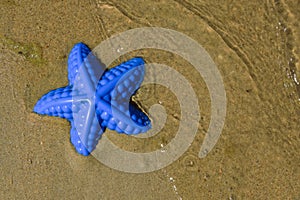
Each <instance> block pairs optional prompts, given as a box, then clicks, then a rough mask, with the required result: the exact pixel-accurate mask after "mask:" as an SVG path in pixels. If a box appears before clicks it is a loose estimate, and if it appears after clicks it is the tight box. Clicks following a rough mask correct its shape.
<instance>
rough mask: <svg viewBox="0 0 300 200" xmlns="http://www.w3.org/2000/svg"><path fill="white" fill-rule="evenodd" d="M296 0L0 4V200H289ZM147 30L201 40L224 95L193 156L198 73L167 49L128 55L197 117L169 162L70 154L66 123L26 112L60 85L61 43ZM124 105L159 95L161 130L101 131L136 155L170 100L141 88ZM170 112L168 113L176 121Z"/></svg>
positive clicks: (204, 96) (164, 140) (170, 128)
mask: <svg viewBox="0 0 300 200" xmlns="http://www.w3.org/2000/svg"><path fill="white" fill-rule="evenodd" d="M299 22H300V3H299V1H293V0H276V1H275V0H274V1H273V0H271V1H259V0H254V1H248V0H247V1H245V0H240V1H231V0H225V1H222V3H221V1H218V0H204V1H196V0H175V1H170V0H161V1H157V0H155V1H153V0H145V1H141V2H137V1H134V0H129V1H126V3H125V1H117V0H103V1H99V0H87V1H79V0H77V1H72V0H66V1H57V0H54V1H44V0H39V1H27V0H23V1H17V0H15V1H9V0H1V1H0V63H1V64H0V91H1V97H0V136H1V139H0V145H1V146H2V149H1V152H0V188H1V189H0V199H293V200H296V199H300V181H299V180H300V120H299V116H300V104H299V103H300V101H299V100H300V89H299V88H300V85H299V84H298V85H297V81H299V80H300V76H299V75H300V64H299V55H300V49H299V47H300V38H299V37H300V24H299ZM149 26H157V27H164V28H169V29H173V30H176V31H179V32H181V33H184V34H186V35H188V36H189V37H191V38H193V39H194V40H196V41H197V42H198V43H199V44H201V45H202V46H203V47H204V48H205V49H206V50H207V52H208V53H209V54H210V56H211V57H212V59H213V61H214V62H215V63H216V65H217V67H218V69H219V71H220V73H221V75H222V78H223V82H224V86H225V90H226V95H227V115H226V121H225V125H224V129H223V132H222V135H221V137H220V139H219V141H218V143H217V145H216V146H215V147H214V149H213V150H212V152H210V153H209V154H208V156H207V157H205V158H204V159H200V158H198V152H199V148H200V146H201V143H202V141H203V139H204V135H205V133H206V130H207V129H208V126H209V121H210V114H211V113H210V112H211V111H210V105H211V101H210V99H209V92H208V89H207V87H206V85H205V82H204V80H203V78H202V77H201V75H199V74H198V73H197V72H196V71H195V69H194V68H193V66H192V65H190V64H189V63H188V62H186V61H185V60H183V59H182V58H180V57H179V56H178V55H174V54H171V53H169V52H164V51H158V50H149V49H146V50H139V51H135V52H132V53H130V54H128V55H125V56H124V57H122V58H120V60H119V61H116V63H118V62H120V61H121V60H126V59H128V58H130V57H133V56H142V57H144V58H145V60H146V62H148V63H151V62H156V63H163V64H166V65H168V66H171V67H172V68H174V69H176V70H177V71H178V72H180V73H181V74H182V75H184V76H185V78H186V79H188V80H189V81H190V83H191V85H192V86H193V89H194V90H195V93H196V95H197V97H198V101H199V107H200V112H201V120H200V121H199V125H198V127H199V128H198V131H197V135H196V138H195V140H194V142H193V143H192V144H191V146H190V148H189V149H188V151H186V152H185V153H184V154H183V155H182V156H181V157H180V158H179V159H178V160H176V161H175V162H173V163H172V164H171V165H169V166H167V167H165V168H163V169H160V170H158V171H154V172H151V173H144V174H132V173H125V172H121V171H117V170H114V169H111V168H109V167H107V166H105V165H104V164H102V163H101V162H99V161H98V160H97V159H95V158H94V157H93V156H89V157H83V156H80V155H78V154H77V153H76V152H75V150H74V149H73V147H72V145H71V143H70V142H69V130H70V125H69V123H68V122H67V121H66V120H63V119H60V118H55V117H48V116H40V115H37V114H35V113H33V112H32V109H33V106H34V105H35V102H36V101H37V100H38V99H39V98H40V97H41V96H42V95H43V94H44V93H46V92H48V91H49V90H52V89H55V88H58V87H62V86H65V85H67V83H68V80H67V65H66V64H67V57H68V53H69V51H70V50H71V48H72V46H73V45H74V44H75V43H77V42H84V43H86V44H87V45H89V46H90V47H91V48H94V47H96V46H97V45H98V44H99V43H100V42H101V41H103V40H105V39H108V38H109V37H110V36H112V35H114V34H116V33H121V32H123V31H126V30H129V29H133V28H138V27H149ZM136 101H137V102H138V103H140V104H141V105H143V107H144V108H145V109H146V110H147V109H149V108H150V106H151V105H152V104H154V103H158V102H161V103H162V105H163V106H164V107H165V109H166V111H167V113H168V118H167V122H166V124H165V127H164V128H163V129H162V130H161V132H160V133H159V134H157V135H155V136H154V137H152V138H149V139H140V138H139V139H138V138H132V137H127V136H124V135H118V134H116V133H115V132H112V131H107V132H106V133H105V134H107V135H109V136H108V137H109V138H110V139H111V140H112V141H113V142H114V143H115V144H116V145H118V146H119V147H120V148H123V149H125V150H128V151H135V152H148V151H153V150H155V149H159V148H161V145H166V144H168V142H170V141H171V140H172V138H174V137H175V134H174V133H176V130H177V129H178V125H179V123H180V120H179V119H180V107H179V104H178V102H177V100H176V97H175V96H174V95H173V94H172V93H171V92H170V91H168V89H167V88H164V87H159V86H149V87H143V88H141V90H140V91H139V93H138V95H137V97H136ZM178 116H179V117H178Z"/></svg>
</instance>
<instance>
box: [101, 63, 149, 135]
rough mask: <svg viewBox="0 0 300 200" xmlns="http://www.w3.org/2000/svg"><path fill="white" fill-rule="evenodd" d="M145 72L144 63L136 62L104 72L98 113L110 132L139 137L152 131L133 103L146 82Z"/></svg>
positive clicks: (142, 114) (146, 119)
mask: <svg viewBox="0 0 300 200" xmlns="http://www.w3.org/2000/svg"><path fill="white" fill-rule="evenodd" d="M144 70H145V68H144V61H143V59H142V58H133V59H131V60H129V61H127V62H124V63H122V64H121V65H119V66H117V67H114V68H112V69H110V70H109V71H107V72H105V74H104V75H103V76H102V79H101V80H100V81H99V85H100V86H99V85H98V88H97V94H96V99H97V100H96V112H97V115H98V118H101V119H103V121H104V122H103V124H104V125H105V126H107V127H108V128H109V129H111V130H115V131H117V132H119V133H125V134H138V133H142V132H146V131H148V130H149V129H150V128H151V122H150V119H149V118H148V117H147V115H146V114H145V113H143V111H141V110H140V109H139V108H138V106H137V105H136V104H134V103H133V102H131V101H130V98H131V96H132V95H133V94H134V93H135V92H136V90H137V89H138V88H139V87H140V84H141V83H142V81H143V78H144ZM105 94H106V95H105Z"/></svg>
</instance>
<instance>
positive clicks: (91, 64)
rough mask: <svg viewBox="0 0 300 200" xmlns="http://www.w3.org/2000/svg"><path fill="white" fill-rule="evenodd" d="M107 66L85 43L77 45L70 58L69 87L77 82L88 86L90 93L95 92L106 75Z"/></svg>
mask: <svg viewBox="0 0 300 200" xmlns="http://www.w3.org/2000/svg"><path fill="white" fill-rule="evenodd" d="M104 70H105V66H104V65H103V64H102V63H101V62H100V61H99V60H98V59H97V57H96V56H95V55H94V53H93V52H92V51H91V50H90V49H89V47H88V46H87V45H85V44H84V43H77V44H76V45H74V47H73V48H72V50H71V52H70V54H69V57H68V79H69V85H75V84H76V82H80V83H82V82H83V83H84V84H86V85H87V87H88V88H86V89H89V92H90V93H94V92H95V90H96V89H95V88H96V86H97V83H98V80H99V79H100V78H101V76H102V74H103V73H104Z"/></svg>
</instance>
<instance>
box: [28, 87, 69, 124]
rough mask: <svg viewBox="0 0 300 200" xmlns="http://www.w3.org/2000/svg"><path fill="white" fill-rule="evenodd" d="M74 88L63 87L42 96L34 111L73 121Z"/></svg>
mask: <svg viewBox="0 0 300 200" xmlns="http://www.w3.org/2000/svg"><path fill="white" fill-rule="evenodd" d="M71 93H72V87H70V86H67V87H62V88H58V89H55V90H52V91H50V92H48V93H47V94H45V95H44V96H42V98H40V100H39V101H38V102H37V103H36V105H35V106H34V109H33V111H34V112H36V113H38V114H42V115H49V116H55V117H61V118H66V119H69V120H71V119H72V101H73V100H72V95H71Z"/></svg>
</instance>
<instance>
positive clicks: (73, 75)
mask: <svg viewBox="0 0 300 200" xmlns="http://www.w3.org/2000/svg"><path fill="white" fill-rule="evenodd" d="M144 74H145V67H144V60H143V59H142V58H133V59H130V60H128V61H127V62H124V63H122V64H120V65H118V66H116V67H114V68H112V69H109V70H106V69H105V67H103V65H102V64H101V63H100V62H99V60H98V59H97V58H96V56H95V55H94V54H93V53H92V52H91V50H90V49H89V48H88V47H87V46H86V45H85V44H83V43H78V44H76V45H75V46H74V47H73V49H72V50H71V52H70V55H69V58H68V79H69V85H68V86H66V87H63V88H58V89H55V90H52V91H50V92H49V93H47V94H45V95H44V96H43V97H42V98H41V99H40V100H39V101H38V102H37V103H36V105H35V107H34V112H36V113H38V114H43V115H49V116H55V117H61V118H66V119H68V120H69V121H70V123H71V131H70V138H71V143H72V144H73V145H74V147H75V149H76V151H77V152H78V153H80V154H82V155H85V156H87V155H89V154H90V153H91V152H92V151H93V150H94V149H95V148H96V145H97V144H98V141H99V139H100V138H101V135H102V134H103V132H104V131H105V129H106V128H109V129H111V130H115V131H117V132H118V133H125V134H128V135H129V134H138V133H143V132H146V131H148V130H149V129H150V128H151V121H150V120H149V118H148V116H147V115H146V114H145V113H143V111H141V110H140V109H139V107H138V106H137V105H136V104H135V103H134V102H132V101H131V100H130V99H131V96H132V95H133V94H134V93H135V92H136V90H137V89H138V88H139V87H140V85H141V83H142V81H143V79H144Z"/></svg>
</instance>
